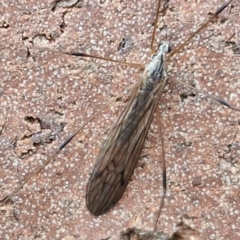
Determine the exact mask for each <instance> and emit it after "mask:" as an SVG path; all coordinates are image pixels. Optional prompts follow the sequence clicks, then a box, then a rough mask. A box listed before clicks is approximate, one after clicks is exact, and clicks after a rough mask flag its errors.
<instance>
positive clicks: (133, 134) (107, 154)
mask: <svg viewBox="0 0 240 240" xmlns="http://www.w3.org/2000/svg"><path fill="white" fill-rule="evenodd" d="M169 51H170V47H169V42H164V43H162V44H160V45H159V48H158V51H157V53H156V54H154V55H153V57H152V60H151V62H150V63H149V64H148V65H147V66H146V68H145V71H144V73H143V76H142V80H141V81H140V83H139V86H138V88H137V89H136V92H135V94H134V95H133V97H132V99H131V101H129V103H128V105H127V107H126V109H125V111H124V112H123V113H122V115H121V116H120V118H119V120H118V123H117V125H115V126H114V127H113V129H112V130H111V132H110V133H109V136H108V138H107V140H106V142H105V144H104V145H103V147H102V149H101V151H100V153H99V155H98V157H97V161H96V163H95V166H94V169H93V172H92V174H91V177H90V180H89V183H88V186H87V197H86V202H87V207H88V209H89V211H90V212H91V213H92V214H94V215H97V216H98V215H101V214H104V213H105V212H107V211H108V210H109V209H110V208H111V207H113V206H114V205H115V204H116V203H117V202H118V201H119V199H120V198H121V197H122V195H123V193H124V191H125V188H126V187H127V184H128V182H129V179H130V177H131V175H132V173H133V171H134V168H135V166H136V164H137V159H138V157H139V154H140V152H141V150H142V146H143V144H144V141H145V138H146V136H147V132H148V129H149V126H150V124H151V121H152V118H153V114H154V112H155V109H156V106H157V104H158V100H159V98H160V96H161V94H162V92H163V90H164V87H165V85H166V83H167V78H166V73H165V68H164V61H165V54H166V53H167V52H169Z"/></svg>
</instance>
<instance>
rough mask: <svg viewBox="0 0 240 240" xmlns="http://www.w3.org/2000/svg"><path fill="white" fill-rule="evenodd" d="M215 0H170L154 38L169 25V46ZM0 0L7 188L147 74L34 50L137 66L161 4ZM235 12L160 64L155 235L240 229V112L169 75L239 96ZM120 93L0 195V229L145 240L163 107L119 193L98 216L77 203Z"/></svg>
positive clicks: (0, 101)
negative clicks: (164, 78) (164, 77)
mask: <svg viewBox="0 0 240 240" xmlns="http://www.w3.org/2000/svg"><path fill="white" fill-rule="evenodd" d="M223 2H224V1H222V0H213V1H203V0H201V1H180V0H170V1H169V8H168V10H167V11H166V15H165V16H164V22H163V21H162V19H161V20H160V21H159V26H160V27H159V30H161V31H159V30H158V31H157V35H156V40H157V43H158V42H160V41H161V40H165V39H166V35H167V36H171V35H173V36H172V39H171V42H172V47H173V49H174V48H176V47H177V46H178V45H179V44H180V43H182V42H183V41H184V39H186V38H187V37H188V36H189V34H190V33H191V32H193V31H194V30H196V29H197V28H198V26H199V24H200V23H201V22H203V21H204V19H206V18H208V16H209V15H210V14H211V13H213V12H214V11H215V10H216V8H217V6H221V4H222V3H223ZM1 5H2V6H1V9H0V37H1V42H0V55H1V58H0V62H1V72H0V79H1V80H0V81H1V84H0V112H1V114H0V163H1V168H0V187H1V191H0V199H3V198H4V197H5V196H6V195H7V194H10V193H11V192H12V191H13V190H14V189H15V188H16V187H17V186H18V183H19V182H20V181H21V180H23V179H24V178H25V177H26V176H30V175H31V173H32V172H33V171H34V169H35V168H36V167H38V166H39V165H41V164H42V162H43V161H45V160H46V158H47V156H49V154H51V153H52V151H53V150H54V149H55V148H56V147H57V146H59V144H60V143H61V142H62V141H63V140H64V139H66V138H67V136H69V135H70V134H71V133H72V132H74V130H76V129H77V128H78V127H80V126H81V125H82V124H83V123H85V122H86V121H87V119H88V118H89V117H90V116H91V115H92V114H94V113H96V111H98V110H99V109H100V108H102V107H103V106H104V105H105V104H106V103H107V102H108V101H110V100H113V99H115V98H116V96H118V95H119V94H121V92H122V91H124V90H125V89H127V88H128V87H129V86H130V85H131V84H133V83H134V82H136V81H137V80H138V79H139V76H140V74H141V71H140V70H139V69H134V68H130V67H126V66H121V65H119V64H114V63H110V62H105V61H100V60H95V59H94V60H92V59H81V58H76V57H72V56H68V55H65V54H58V53H55V52H51V51H40V50H39V48H48V49H50V50H59V51H81V52H86V53H91V54H94V55H98V56H105V57H109V58H116V59H119V60H122V61H128V62H137V63H141V64H145V63H147V62H148V59H149V58H150V55H149V53H150V48H149V46H150V42H151V33H152V30H153V27H152V23H153V20H154V16H155V13H156V3H155V2H154V1H150V0H146V1H142V0H140V1H125V0H124V1H108V0H107V1H77V0H76V1H46V0H45V1H44V0H43V1H26V2H25V1H17V2H16V1H7V0H3V1H2V3H1ZM239 12H240V3H239V1H238V0H234V1H233V3H232V6H231V7H228V8H227V9H226V10H225V11H224V12H223V13H222V14H221V15H220V16H219V17H218V19H217V20H215V21H214V22H212V23H211V24H210V25H209V27H208V28H207V29H205V30H204V31H203V32H202V33H201V34H200V35H198V36H197V37H196V38H195V39H194V40H192V41H191V43H190V44H189V45H188V46H187V48H185V50H184V51H182V52H181V53H178V54H176V55H175V56H173V57H172V58H171V59H169V61H168V63H167V72H168V75H169V85H168V86H167V88H166V93H164V94H163V96H162V100H161V103H159V105H161V106H162V107H161V115H162V124H163V131H164V145H165V152H166V161H167V178H168V191H167V196H166V198H165V204H164V208H163V211H162V214H161V216H160V219H159V224H158V233H159V234H158V237H156V238H155V239H169V238H171V237H172V238H171V239H179V238H177V237H179V236H181V237H182V238H181V239H214V240H215V239H218V240H221V239H222V240H223V239H224V240H226V239H234V240H235V239H240V201H239V197H240V190H239V180H240V162H239V157H240V134H239V123H240V116H239V112H237V111H234V110H231V109H227V108H226V107H223V106H221V105H220V104H219V103H216V102H214V101H213V100H211V99H209V98H206V97H205V96H204V95H203V94H196V92H195V91H193V90H191V89H189V88H188V87H187V86H184V85H183V84H181V83H178V82H176V81H174V80H181V81H184V82H187V83H188V84H190V85H191V86H194V87H196V88H197V89H201V91H205V92H207V93H208V94H210V95H211V94H215V95H218V96H221V97H223V98H224V99H227V100H228V101H229V102H231V103H232V104H233V105H234V106H236V107H238V108H240V101H239V99H240V67H239V66H240V55H239V43H240V32H239V26H240V18H239ZM163 25H166V27H167V30H165V29H164V30H163V29H162V27H163ZM123 39H125V40H124V41H123ZM124 42H125V44H123V43H124ZM155 45H156V44H155ZM128 98H129V95H127V94H125V95H123V97H122V98H118V100H117V101H114V102H113V104H111V106H110V107H108V108H106V109H105V110H104V111H103V112H102V114H100V115H98V117H97V118H95V119H94V120H92V121H91V122H90V123H89V124H88V125H87V126H85V127H84V129H83V130H82V131H81V132H80V133H79V134H78V136H77V137H76V138H75V139H74V140H73V141H72V142H71V143H70V144H69V145H68V146H67V147H66V148H65V149H64V150H63V151H62V152H61V154H59V155H58V156H57V158H56V159H55V160H54V161H52V162H51V163H50V164H49V165H48V166H47V167H46V169H44V170H43V171H42V172H41V173H40V174H38V175H37V176H36V177H35V178H34V179H32V180H31V181H29V182H28V183H27V184H26V185H25V187H24V188H23V189H22V190H21V191H20V192H19V193H17V194H16V195H15V196H14V197H13V198H12V201H11V202H8V204H6V205H1V208H0V209H1V212H0V213H1V217H0V236H1V239H19V240H23V239H24V240H25V239H65V240H67V239H68V240H69V239H83V240H85V239H87V240H90V239H93V240H95V239H98V240H100V239H111V240H115V239H149V232H150V231H152V229H153V226H154V222H155V220H156V213H157V210H158V207H159V202H160V197H161V195H162V170H161V169H162V168H161V166H162V160H161V159H162V153H161V138H160V136H159V120H158V118H159V115H158V114H156V117H155V118H154V121H153V124H152V126H151V129H150V131H149V135H148V138H147V140H146V143H145V148H144V150H143V152H142V154H141V157H140V160H139V163H138V165H137V168H136V170H135V172H134V175H133V177H132V180H133V181H131V182H130V184H129V186H128V188H127V190H126V192H125V193H124V195H123V198H122V199H121V200H120V202H119V203H118V204H117V205H116V206H115V207H114V208H113V209H112V210H111V211H110V212H108V213H107V214H105V215H103V216H100V217H97V218H96V217H94V216H92V215H91V214H90V213H89V212H88V210H87V209H86V206H85V191H86V184H87V181H88V178H89V175H90V173H91V170H92V168H93V165H94V162H95V159H96V156H97V154H98V152H99V149H100V147H101V144H102V142H103V140H104V138H105V137H106V134H107V132H108V130H109V129H110V128H111V126H112V125H113V123H114V122H115V121H116V119H117V116H118V115H119V114H120V112H121V111H122V109H123V107H124V105H125V102H126V101H127V100H128Z"/></svg>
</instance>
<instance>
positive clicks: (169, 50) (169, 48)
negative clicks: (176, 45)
mask: <svg viewBox="0 0 240 240" xmlns="http://www.w3.org/2000/svg"><path fill="white" fill-rule="evenodd" d="M171 50H172V48H171V46H170V45H168V51H167V52H168V53H169V52H171Z"/></svg>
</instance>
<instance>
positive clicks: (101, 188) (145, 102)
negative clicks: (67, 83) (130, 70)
mask: <svg viewBox="0 0 240 240" xmlns="http://www.w3.org/2000/svg"><path fill="white" fill-rule="evenodd" d="M232 1H233V0H231V1H228V2H227V3H226V4H224V5H223V6H222V7H221V8H219V9H218V10H217V12H216V13H215V14H214V15H213V17H212V18H211V19H210V20H209V21H207V22H206V24H204V25H203V26H202V27H200V29H199V30H197V31H196V32H195V33H194V34H193V35H191V36H190V37H189V38H188V39H187V40H186V41H185V42H184V44H182V45H180V47H179V48H177V49H176V50H175V51H173V52H172V53H170V49H171V47H170V42H168V41H165V42H162V43H160V44H159V47H158V50H157V52H156V53H155V54H154V55H153V57H152V59H151V61H150V63H149V64H148V65H147V66H146V68H145V70H144V72H143V74H142V77H141V79H140V81H139V83H138V86H137V88H136V90H135V92H134V94H133V96H132V98H131V100H130V101H129V102H128V104H127V106H126V108H125V110H124V111H123V113H122V114H121V116H120V118H119V119H118V121H117V123H116V124H115V125H114V126H113V128H112V130H111V131H110V133H109V135H108V138H107V140H106V141H105V144H104V145H103V147H102V148H101V151H100V153H99V155H98V157H97V160H96V163H95V166H94V168H93V171H92V173H91V176H90V179H89V182H88V184H87V193H86V205H87V208H88V209H89V211H90V212H91V213H92V214H94V215H96V216H99V215H102V214H104V213H106V212H107V211H108V210H110V209H111V208H112V207H114V206H115V204H116V203H117V202H118V201H119V199H120V198H121V197H122V195H123V193H124V191H125V188H126V187H127V184H128V183H129V180H130V178H131V175H132V173H133V171H134V168H135V166H136V164H137V160H138V158H139V154H140V153H141V150H142V147H143V144H144V141H145V138H146V136H147V132H148V129H149V126H150V124H151V121H152V118H153V115H154V112H155V110H156V107H157V104H158V102H159V98H160V97H161V95H162V93H163V91H164V88H165V86H166V84H167V76H166V72H165V55H167V53H170V54H169V55H170V56H172V55H174V54H175V53H176V52H179V51H180V50H181V49H182V48H183V47H184V46H185V45H186V44H187V43H188V42H189V41H190V40H191V39H192V38H193V37H194V35H196V34H197V33H199V31H201V30H202V29H203V28H204V27H205V26H206V25H207V24H208V23H209V22H210V21H211V20H212V19H213V18H215V17H216V16H217V15H218V14H219V13H221V12H222V11H223V10H224V9H225V8H226V7H227V6H229V4H230V3H231V2H232ZM158 3H159V7H160V5H161V1H159V2H158ZM158 9H159V8H158ZM158 13H159V10H158ZM155 22H157V20H155ZM155 29H156V28H155ZM153 36H154V34H153ZM152 39H153V38H152ZM151 45H152V44H151ZM66 54H69V55H75V56H83V57H84V56H85V57H88V55H87V54H82V53H81V54H78V53H66ZM170 56H169V57H167V58H170ZM103 60H104V58H103ZM211 97H212V98H213V99H215V100H217V101H218V102H220V103H221V104H223V105H225V106H227V107H230V108H233V107H232V106H231V105H230V104H229V103H227V102H226V101H224V100H223V99H220V98H216V97H214V96H211ZM233 109H235V108H233ZM235 110H238V109H235ZM81 129H82V127H81V128H80V129H78V130H77V131H76V132H74V133H73V134H72V135H71V136H70V137H69V138H68V139H67V140H65V141H64V142H63V143H62V144H61V145H60V146H59V148H58V150H57V153H56V155H57V154H58V153H59V151H61V150H62V149H63V148H64V147H65V146H66V145H67V144H68V143H69V142H70V141H71V140H72V139H73V138H74V137H75V136H76V135H77V134H78V132H79V131H80V130H81ZM161 137H162V136H161ZM52 158H53V156H51V157H50V158H48V160H47V161H46V162H45V163H44V166H46V165H47V164H48V163H49V162H50V161H51V160H52ZM42 168H43V167H40V168H39V169H37V171H36V172H35V173H34V175H36V174H37V173H38V172H39V171H40V170H42ZM28 180H29V179H27V180H26V181H24V182H23V184H22V185H21V186H20V187H19V188H17V189H16V191H14V193H13V194H11V195H10V196H8V198H10V197H12V196H13V195H14V194H16V193H17V192H18V191H19V190H20V189H21V188H22V187H23V185H25V183H26V182H27V181H28ZM163 188H164V194H163V198H162V202H161V205H160V210H161V208H162V204H163V199H164V196H165V192H166V167H165V161H163ZM160 210H159V213H158V215H160V212H161V211H160ZM157 218H159V216H158V217H157ZM155 229H156V226H155ZM154 232H155V230H154Z"/></svg>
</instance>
